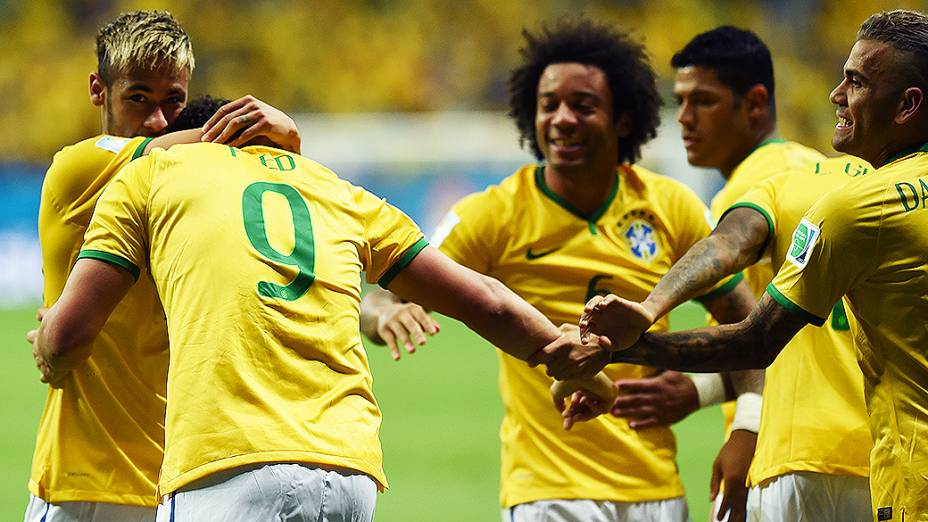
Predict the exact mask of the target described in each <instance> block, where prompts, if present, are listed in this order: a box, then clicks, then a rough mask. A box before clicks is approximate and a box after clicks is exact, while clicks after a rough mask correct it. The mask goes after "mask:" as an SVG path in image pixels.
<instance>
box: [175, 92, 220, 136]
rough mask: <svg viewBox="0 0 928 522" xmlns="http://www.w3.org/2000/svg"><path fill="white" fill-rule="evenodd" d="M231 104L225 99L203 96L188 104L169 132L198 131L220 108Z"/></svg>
mask: <svg viewBox="0 0 928 522" xmlns="http://www.w3.org/2000/svg"><path fill="white" fill-rule="evenodd" d="M227 103H229V100H226V99H224V98H213V97H212V96H210V95H208V94H207V95H205V96H201V97H199V98H195V99H193V100H190V101H189V102H187V106H186V107H184V110H182V111H181V112H180V114H178V115H177V119H176V120H174V123H173V124H171V126H170V127H168V129H167V132H175V131H182V130H188V129H197V128H200V127H202V126H203V125H205V124H206V122H208V121H209V119H210V118H212V117H213V114H216V111H218V110H219V107H222V106H223V105H225V104H227Z"/></svg>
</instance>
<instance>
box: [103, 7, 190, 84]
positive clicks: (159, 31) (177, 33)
mask: <svg viewBox="0 0 928 522" xmlns="http://www.w3.org/2000/svg"><path fill="white" fill-rule="evenodd" d="M193 67H194V61H193V47H192V46H191V45H190V37H189V36H187V33H186V32H184V30H183V29H182V28H181V26H180V24H179V23H178V22H177V20H176V19H174V17H173V16H171V13H169V12H167V11H132V12H129V13H122V14H120V15H119V16H117V17H116V19H115V20H113V21H112V22H110V23H109V24H107V25H105V26H103V27H101V28H100V31H99V32H98V33H97V72H98V73H99V74H100V78H101V79H102V80H103V83H104V84H105V85H107V86H110V85H112V82H113V80H114V79H116V77H117V76H119V75H120V74H124V73H127V72H129V71H132V70H146V71H153V70H159V69H166V70H167V71H168V72H173V73H181V72H186V73H187V74H190V73H192V72H193Z"/></svg>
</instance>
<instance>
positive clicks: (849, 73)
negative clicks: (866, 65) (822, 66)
mask: <svg viewBox="0 0 928 522" xmlns="http://www.w3.org/2000/svg"><path fill="white" fill-rule="evenodd" d="M844 76H845V77H847V78H853V79H855V80H865V81H867V80H869V78H867V75H866V74H864V73H862V72H860V71H859V70H857V69H854V68H845V69H844Z"/></svg>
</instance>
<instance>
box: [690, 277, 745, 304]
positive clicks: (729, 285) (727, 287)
mask: <svg viewBox="0 0 928 522" xmlns="http://www.w3.org/2000/svg"><path fill="white" fill-rule="evenodd" d="M743 280H744V274H742V273H741V272H738V273H737V274H735V275H733V276H732V277H731V279H729V280H728V281H726V282H725V284H724V285H722V286H720V287H718V288H716V289H715V290H711V291H710V292H709V293H707V294H703V295H701V296H699V297H697V298H696V300H697V301H699V302H700V303H705V302H706V301H711V300H713V299H715V298H716V297H721V296H723V295H725V294H727V293H728V292H731V291H732V290H734V289H735V287H736V286H738V283H740V282H741V281H743Z"/></svg>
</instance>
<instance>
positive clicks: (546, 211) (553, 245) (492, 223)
mask: <svg viewBox="0 0 928 522" xmlns="http://www.w3.org/2000/svg"><path fill="white" fill-rule="evenodd" d="M709 232H710V227H709V223H708V220H707V218H706V208H705V206H704V205H703V204H702V202H700V201H699V199H698V198H697V197H696V195H695V194H693V193H692V192H691V191H690V190H689V189H687V188H686V187H684V186H683V185H681V184H680V183H678V182H676V181H673V180H671V179H669V178H665V177H663V176H659V175H656V174H653V173H651V172H648V171H646V170H644V169H642V168H639V167H637V166H636V167H629V166H623V167H621V168H620V170H619V175H618V181H617V183H616V188H615V189H614V190H613V193H612V194H611V195H610V196H609V198H608V200H607V201H606V202H605V203H604V204H603V206H602V208H600V209H599V210H598V211H597V212H595V213H594V214H593V215H592V216H588V217H584V216H583V214H582V213H581V212H579V211H578V210H576V209H575V208H573V207H571V206H570V205H569V204H568V203H567V202H566V201H564V200H563V199H561V198H560V197H558V196H557V195H555V194H554V193H553V192H552V191H551V190H550V189H549V188H548V186H547V184H546V183H545V181H544V168H543V167H541V166H525V167H522V168H521V169H519V170H518V171H517V172H516V173H515V174H514V175H512V176H510V177H509V178H506V179H505V180H503V181H502V182H501V183H500V185H498V186H492V187H490V188H488V189H487V190H486V191H485V192H482V193H478V194H472V195H470V196H468V197H466V198H464V199H462V200H461V201H460V202H458V203H457V204H456V205H455V206H454V207H453V209H452V210H451V212H450V213H449V214H448V215H447V216H446V218H445V219H444V221H443V222H442V223H441V225H439V227H438V230H437V231H436V233H435V236H434V237H433V242H434V243H435V244H438V245H439V248H440V249H441V251H442V252H444V253H445V254H447V255H448V256H449V257H451V258H452V259H454V260H455V261H457V262H459V263H461V264H463V265H465V266H468V267H470V268H472V269H474V270H476V271H478V272H481V273H483V274H487V275H489V276H492V277H495V278H497V279H499V280H500V281H502V282H503V283H504V284H505V285H506V286H508V287H509V288H511V289H512V290H513V291H515V292H516V293H517V294H519V295H520V296H521V297H522V298H523V299H525V300H526V301H528V302H529V303H531V304H532V305H533V306H535V307H536V308H538V310H540V311H541V312H542V313H543V314H544V315H546V316H547V317H548V318H549V319H550V320H551V321H552V322H554V323H555V324H562V323H572V324H573V323H576V322H577V319H578V318H579V317H580V314H581V312H582V311H583V305H584V303H585V302H586V301H587V300H588V299H589V298H590V297H592V296H593V295H595V294H603V293H607V292H611V293H615V294H618V295H621V296H623V297H626V298H629V299H634V300H637V301H640V300H643V299H644V298H645V297H647V295H648V293H649V292H650V291H651V289H652V288H654V286H655V285H656V284H657V281H658V280H659V279H660V277H661V275H663V274H664V273H665V272H667V270H668V269H669V268H670V267H671V266H672V265H673V263H674V262H675V261H676V260H677V259H679V258H680V257H681V256H682V255H683V253H684V252H686V250H687V249H688V248H689V247H690V246H691V245H693V244H694V243H695V242H697V241H698V240H700V239H702V238H703V237H705V236H706V235H708V234H709ZM737 279H740V278H735V279H733V280H729V281H727V282H725V283H724V285H720V287H719V288H716V289H715V290H713V292H724V291H725V290H727V289H729V288H731V287H733V286H734V284H737ZM666 328H667V321H666V319H664V320H661V322H660V323H658V325H657V329H659V330H665V329H666ZM498 353H499V357H500V372H501V375H500V391H501V394H502V399H503V405H504V407H505V417H504V419H503V425H502V428H501V429H500V437H501V439H502V469H501V481H500V482H501V488H502V491H501V502H502V505H503V507H511V506H514V505H517V504H521V503H525V502H532V501H535V500H541V499H598V500H611V501H623V502H639V501H648V500H658V499H667V498H673V497H678V496H680V495H682V494H683V488H682V485H681V483H680V480H679V477H678V476H677V470H676V464H675V456H676V443H675V441H674V437H673V434H672V433H671V431H670V429H669V428H667V427H659V428H652V429H647V430H642V431H634V430H632V429H630V428H629V427H628V423H627V422H626V421H625V420H623V419H618V418H615V417H613V416H611V415H603V416H601V417H599V418H597V419H594V420H592V421H590V422H585V423H581V424H579V425H577V426H574V428H573V429H572V430H571V431H565V430H564V428H563V427H562V425H561V419H560V416H558V415H557V412H556V411H555V410H554V409H553V408H552V406H551V401H550V400H549V399H548V397H549V393H548V388H549V386H550V385H551V382H552V381H551V379H550V378H549V377H548V376H547V375H545V370H544V369H543V368H540V367H539V368H529V367H528V366H526V365H525V363H524V362H522V361H520V360H517V359H515V358H513V357H510V356H508V355H506V354H505V353H503V352H502V351H498ZM606 372H607V373H608V374H609V375H610V377H612V378H613V379H619V378H634V377H642V376H647V375H653V374H654V373H655V369H654V368H649V367H644V366H635V365H624V364H618V365H612V366H609V367H607V369H606Z"/></svg>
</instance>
